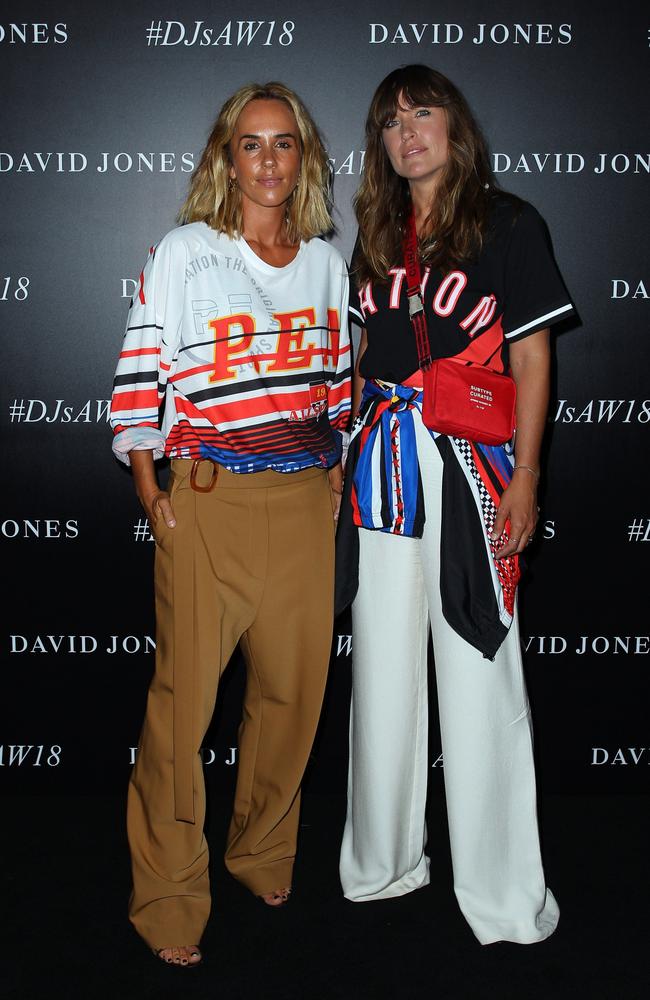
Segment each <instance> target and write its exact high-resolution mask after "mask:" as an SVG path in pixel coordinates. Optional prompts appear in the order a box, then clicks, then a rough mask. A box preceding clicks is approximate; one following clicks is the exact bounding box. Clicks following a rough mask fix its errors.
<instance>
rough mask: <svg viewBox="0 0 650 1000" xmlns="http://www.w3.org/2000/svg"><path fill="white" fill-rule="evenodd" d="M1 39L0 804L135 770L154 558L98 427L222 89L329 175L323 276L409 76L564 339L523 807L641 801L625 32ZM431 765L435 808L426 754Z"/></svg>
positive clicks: (639, 89)
mask: <svg viewBox="0 0 650 1000" xmlns="http://www.w3.org/2000/svg"><path fill="white" fill-rule="evenodd" d="M0 18H1V20H0V72H1V73H2V78H3V87H2V96H3V99H2V115H3V119H4V125H3V129H2V133H1V138H0V187H1V190H2V196H3V197H2V206H3V209H2V234H1V237H0V239H1V247H2V251H1V256H0V324H1V329H2V377H1V378H0V425H1V427H2V440H3V447H2V455H3V464H4V475H3V488H2V511H1V514H0V519H1V521H0V524H1V528H0V531H1V539H2V548H3V557H2V581H3V595H4V596H3V614H2V620H1V625H0V656H1V669H2V722H1V727H0V781H1V782H2V785H3V786H4V787H5V788H7V789H10V790H12V791H15V792H22V791H29V792H38V791H40V790H44V791H45V790H47V791H48V792H52V791H58V790H61V792H64V791H65V792H69V791H72V790H80V791H83V792H86V791H92V790H97V791H103V790H107V789H116V788H118V787H120V786H123V785H124V783H125V780H126V775H127V773H128V768H129V765H130V763H132V760H133V755H134V754H135V752H136V750H135V748H136V744H137V739H138V731H139V726H140V723H141V719H142V714H143V709H144V700H145V694H146V688H147V684H148V681H149V678H150V675H151V672H152V669H153V661H154V651H155V643H154V627H153V609H152V587H151V571H152V561H153V549H154V544H153V541H152V539H151V536H150V534H149V531H148V527H147V524H146V521H145V519H144V517H143V513H142V511H141V509H140V508H139V506H138V503H137V501H136V499H135V496H134V493H133V490H132V483H131V480H130V476H129V474H128V473H127V472H126V471H124V470H123V469H122V468H120V467H118V464H117V463H116V462H115V461H114V460H113V458H112V456H111V450H110V431H109V428H108V424H107V417H108V405H109V403H108V400H109V396H110V386H111V379H112V375H113V371H114V367H115V362H116V357H117V353H118V351H119V348H120V343H121V339H122V333H123V328H124V322H125V318H126V312H127V308H128V303H129V299H130V297H131V294H132V293H133V291H134V288H135V284H136V280H135V279H136V278H137V276H138V274H139V271H140V268H141V266H142V264H143V262H144V259H145V257H146V253H147V250H148V247H149V246H150V245H151V244H152V243H154V242H156V241H157V240H159V239H160V237H161V236H162V235H164V233H165V232H167V231H168V230H169V229H170V228H171V227H172V226H173V225H174V219H175V216H176V213H177V211H178V208H179V206H180V204H181V203H182V200H183V198H184V194H185V192H186V189H187V184H188V180H189V177H190V173H191V171H192V169H193V167H194V165H195V164H196V163H197V162H198V154H199V153H200V151H201V149H202V147H203V145H204V142H205V139H206V136H207V133H208V131H209V128H210V125H211V122H212V121H213V119H214V117H215V115H216V113H217V111H218V108H219V107H220V105H221V103H222V102H223V100H224V99H225V98H226V97H227V96H228V95H229V94H230V93H231V92H232V91H233V90H234V89H235V88H237V87H238V86H240V85H241V84H243V83H245V82H247V81H250V80H257V81H261V82H263V81H266V80H268V79H280V80H282V81H284V82H286V83H287V84H288V85H289V86H291V87H294V88H295V89H296V90H297V91H298V92H299V93H300V94H301V96H302V97H303V98H304V100H305V101H306V103H307V104H308V105H309V107H310V108H311V110H312V112H313V114H314V116H315V118H316V120H317V121H318V123H319V125H320V127H321V129H322V131H323V134H324V137H325V140H326V144H327V147H328V150H329V153H330V157H331V163H332V170H333V174H334V181H335V183H334V193H335V200H336V208H337V212H336V222H337V227H338V232H337V235H336V237H335V242H336V243H337V245H339V246H340V247H341V249H342V250H343V252H344V253H345V254H346V256H349V252H350V250H351V247H352V245H353V242H354V236H355V226H354V221H353V215H352V212H351V208H350V202H351V198H352V195H353V193H354V191H355V189H356V187H357V185H358V183H359V176H360V173H361V171H362V169H363V156H364V150H363V122H364V118H365V113H366V110H367V106H368V103H369V100H370V97H371V95H372V92H373V90H374V88H375V86H376V85H377V83H378V82H379V80H380V79H381V78H382V77H383V76H384V75H385V74H386V73H387V72H388V71H389V70H391V69H392V68H394V67H395V66H397V65H400V64H403V63H406V62H426V63H428V64H430V65H432V66H435V67H436V68H438V69H440V70H441V71H442V72H444V73H446V74H447V75H449V76H450V77H451V78H452V79H453V80H454V81H455V82H456V83H457V84H458V85H459V86H460V87H461V89H462V90H463V91H464V92H465V94H466V95H467V97H468V99H469V101H470V103H471V105H472V106H473V108H474V109H475V111H476V114H477V117H478V119H479V120H480V122H481V124H482V126H483V128H484V130H485V132H486V134H487V136H488V139H489V142H490V147H491V151H492V158H493V166H494V170H495V172H496V176H497V178H498V180H499V182H500V183H501V185H502V186H503V187H504V188H507V189H510V190H512V191H514V192H516V193H517V194H519V195H521V196H522V197H524V198H526V199H528V200H530V201H532V202H533V203H534V204H535V205H536V206H537V207H538V208H539V209H540V211H541V212H542V214H543V215H544V216H545V217H546V219H547V221H548V224H549V227H550V230H551V233H552V235H553V239H554V246H555V252H556V256H557V259H558V262H559V264H560V267H561V269H562V272H563V274H564V276H565V278H566V281H567V284H568V286H569V288H570V290H571V293H572V295H573V297H574V299H575V301H576V304H577V306H578V309H579V312H580V320H581V322H580V324H576V323H574V325H573V327H572V328H569V329H565V330H561V331H560V332H559V334H558V336H557V338H556V341H555V345H556V350H555V376H554V394H553V401H552V405H551V409H550V413H549V426H548V435H547V442H546V452H547V454H546V466H545V473H544V477H543V482H542V519H543V526H542V528H541V529H540V530H539V532H538V536H539V537H538V540H537V541H536V542H535V544H534V547H533V548H532V550H531V551H530V555H531V561H530V568H529V571H528V574H527V579H526V583H525V585H524V586H523V587H522V595H521V597H522V600H521V608H522V636H523V645H524V650H525V659H526V666H527V674H528V681H529V686H530V690H531V697H532V701H533V705H534V710H535V721H536V734H537V737H536V739H537V751H538V756H539V763H540V774H541V781H542V786H543V788H544V789H545V790H551V791H563V790H567V791H581V790H592V791H594V790H595V791H603V792H611V791H618V790H640V789H641V787H645V786H646V784H647V776H648V774H649V773H650V772H649V771H648V770H647V767H648V765H649V764H650V731H649V730H648V721H647V690H648V684H647V675H648V666H649V664H650V655H649V654H650V636H649V634H648V633H650V626H649V623H648V596H647V595H648V591H647V583H646V580H647V564H648V555H649V554H650V494H649V492H648V475H647V441H648V425H649V423H650V383H649V380H648V365H647V355H648V350H647V337H648V315H649V309H650V270H649V269H648V258H647V207H648V181H649V177H650V151H649V148H648V145H647V143H648V128H647V125H648V121H647V96H646V87H645V85H644V81H645V79H646V68H647V63H648V57H649V53H650V50H649V43H650V36H649V25H650V21H648V18H647V16H646V14H645V13H644V11H643V8H642V5H640V4H637V3H635V2H633V0H627V2H626V0H624V2H619V3H617V4H616V5H615V7H612V5H611V4H605V3H600V2H596V3H582V2H579V0H565V2H562V3H560V2H555V0H548V2H546V3H544V4H539V3H534V2H532V0H520V2H502V3H498V4H484V3H481V2H480V0H468V2H466V3H463V4H458V3H455V2H450V0H441V2H438V3H436V4H431V3H424V2H422V0H420V2H417V3H415V2H408V0H407V2H405V3H401V4H398V5H395V4H394V3H392V2H389V0H376V2H372V3H368V2H363V0H360V2H358V3H356V4H353V5H351V4H349V3H343V2H341V0H316V2H314V0H310V2H308V3H305V2H303V3H295V2H292V0H282V2H278V0H265V2H264V3H259V0H240V2H238V3H236V4H235V3H229V2H224V3H214V2H208V0H203V2H201V0H183V2H180V0H175V2H170V0H140V2H139V3H137V4H132V3H124V2H112V3H106V4H93V5H92V7H91V8H89V7H88V5H86V4H82V3H81V2H70V0H60V2H56V0H52V2H48V3H47V4H42V3H41V4H38V3H29V2H27V0H26V2H23V3H5V4H4V5H3V13H2V15H0ZM352 644H353V637H351V636H350V622H349V617H346V616H343V617H342V618H341V619H340V620H339V621H338V622H337V624H336V628H335V637H334V647H333V656H332V670H331V680H330V686H329V691H328V697H327V705H326V711H325V714H324V717H323V722H322V724H321V729H320V732H319V736H318V740H317V743H316V747H315V750H314V755H313V760H312V765H311V775H310V778H311V784H312V787H313V788H315V789H322V790H332V789H341V788H342V787H343V782H344V775H345V767H346V756H347V702H348V697H349V672H350V663H351V660H350V656H351V650H352ZM387 655H390V653H389V652H388V651H387ZM241 674H242V671H241V669H240V665H239V664H237V663H234V664H233V667H232V669H231V670H230V672H229V674H228V676H227V679H226V682H225V683H224V688H223V692H222V697H221V700H220V704H219V708H218V710H217V715H216V717H215V720H214V723H213V726H212V727H211V730H210V732H209V734H208V738H207V739H206V741H205V744H206V745H205V748H204V760H205V763H206V766H207V774H208V776H212V777H211V778H210V781H211V783H212V784H213V785H214V786H215V787H219V788H225V789H227V788H228V787H229V786H230V785H231V784H232V779H233V774H234V772H235V769H236V730H237V724H238V718H239V698H240V696H241V690H242V677H241ZM431 765H432V771H431V773H432V782H433V784H432V787H434V788H435V787H440V781H441V775H442V768H443V767H444V761H443V760H442V757H441V754H440V746H439V740H438V737H437V735H436V732H435V727H434V731H433V733H432V736H431Z"/></svg>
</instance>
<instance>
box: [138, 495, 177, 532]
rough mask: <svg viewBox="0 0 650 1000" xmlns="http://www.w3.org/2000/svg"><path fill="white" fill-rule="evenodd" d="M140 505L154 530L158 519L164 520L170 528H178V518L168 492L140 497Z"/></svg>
mask: <svg viewBox="0 0 650 1000" xmlns="http://www.w3.org/2000/svg"><path fill="white" fill-rule="evenodd" d="M140 503H141V504H142V506H143V507H144V511H145V514H146V515H147V517H148V519H149V524H150V525H151V528H152V530H153V528H154V527H155V526H156V523H157V521H158V518H162V519H163V521H164V522H165V524H166V525H167V527H168V528H175V527H176V518H175V517H174V511H173V509H172V505H171V501H170V499H169V493H167V491H166V490H156V491H155V492H154V493H151V494H147V495H143V496H141V497H140Z"/></svg>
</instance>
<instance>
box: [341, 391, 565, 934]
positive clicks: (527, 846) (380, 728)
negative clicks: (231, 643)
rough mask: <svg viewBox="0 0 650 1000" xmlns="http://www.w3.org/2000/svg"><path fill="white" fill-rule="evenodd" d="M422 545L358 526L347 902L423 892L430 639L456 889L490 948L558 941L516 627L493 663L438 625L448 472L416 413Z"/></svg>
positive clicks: (344, 878)
mask: <svg viewBox="0 0 650 1000" xmlns="http://www.w3.org/2000/svg"><path fill="white" fill-rule="evenodd" d="M414 416H415V421H416V434H417V444H418V455H419V460H420V468H421V473H422V482H423V486H424V495H425V507H426V525H425V530H424V535H423V537H422V538H421V539H417V538H404V537H398V536H394V535H389V534H386V533H384V532H380V531H368V530H364V529H361V530H360V531H359V535H360V565H359V591H358V594H357V597H356V599H355V601H354V604H353V608H352V631H353V640H352V642H353V653H352V659H353V684H352V711H351V719H350V767H349V777H348V808H347V819H346V824H345V831H344V835H343V844H342V849H341V863H340V872H341V882H342V885H343V891H344V893H345V895H346V897H347V898H348V899H351V900H354V901H358V902H361V901H366V900H374V899H386V898H388V897H391V896H400V895H402V894H404V893H407V892H410V891H411V890H413V889H418V888H420V887H421V886H424V885H427V884H428V882H429V858H428V857H427V855H426V854H425V844H426V828H425V818H424V809H425V800H426V791H427V776H428V752H427V750H428V748H427V636H428V629H429V625H431V629H432V637H433V648H434V656H435V672H436V683H437V688H438V701H439V710H440V728H441V738H442V750H443V766H444V779H445V793H446V798H447V812H448V817H449V837H450V842H451V855H452V863H453V871H454V890H455V893H456V897H457V899H458V903H459V905H460V908H461V910H462V912H463V915H464V916H465V918H466V920H467V921H468V923H469V925H470V927H471V928H472V930H473V931H474V934H475V935H476V937H477V938H478V940H479V941H480V942H481V944H491V943H492V942H494V941H514V942H518V943H520V944H528V943H532V942H535V941H541V940H543V939H544V938H546V937H548V936H549V935H550V934H552V933H553V931H554V930H555V927H556V925H557V922H558V918H559V909H558V906H557V903H556V901H555V899H554V898H553V895H552V893H551V891H550V890H549V889H547V888H546V885H545V881H544V872H543V869H542V862H541V857H540V847H539V835H538V830H537V811H536V792H535V772H534V763H533V748H532V730H531V722H530V710H529V706H528V698H527V694H526V687H525V683H524V678H523V671H522V661H521V649H520V645H519V632H518V627H517V621H516V618H515V621H514V623H513V625H512V627H511V629H510V632H509V635H508V637H507V639H506V640H505V642H504V643H503V645H502V646H501V648H500V649H499V652H498V653H497V656H496V658H495V660H494V661H493V662H491V661H490V660H487V659H484V658H483V656H482V655H481V653H480V652H478V650H476V649H474V648H473V647H472V646H470V645H469V644H468V643H467V642H465V640H464V639H461V638H460V636H458V635H457V634H456V633H455V632H454V631H453V629H452V628H451V627H450V626H449V625H448V624H447V622H446V621H445V619H444V617H443V614H442V606H441V599H440V587H439V571H440V509H441V487H442V470H443V464H442V459H441V458H440V454H439V452H438V450H437V448H436V446H435V444H434V442H433V440H432V438H431V437H430V435H429V434H428V432H427V431H426V429H425V428H424V427H423V426H422V423H421V420H420V418H419V414H418V413H417V412H416V411H414Z"/></svg>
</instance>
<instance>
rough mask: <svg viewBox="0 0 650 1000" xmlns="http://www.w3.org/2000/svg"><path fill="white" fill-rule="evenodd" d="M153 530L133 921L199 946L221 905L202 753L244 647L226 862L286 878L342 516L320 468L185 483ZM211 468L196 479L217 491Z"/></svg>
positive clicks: (235, 871) (263, 884)
mask: <svg viewBox="0 0 650 1000" xmlns="http://www.w3.org/2000/svg"><path fill="white" fill-rule="evenodd" d="M191 468H192V462H190V461H185V460H177V461H173V462H172V482H171V486H170V492H171V497H172V505H173V508H174V513H175V516H176V520H177V525H176V527H175V528H173V529H172V528H168V527H167V526H166V525H165V524H164V523H161V519H159V521H158V524H157V526H156V531H155V533H156V542H157V546H156V568H155V587H156V621H157V626H156V629H157V631H156V636H157V650H156V671H155V675H154V678H153V680H152V682H151V686H150V689H149V695H148V700H147V710H146V715H145V721H144V727H143V730H142V735H141V740H140V746H139V751H138V755H137V759H136V764H135V767H134V769H133V773H132V776H131V781H130V785H129V797H128V813H127V826H128V835H129V844H130V848H131V858H132V868H133V893H132V896H131V901H130V907H129V915H130V918H131V921H132V922H133V924H134V925H135V927H136V930H137V931H138V933H139V934H140V935H141V936H142V937H143V938H144V939H145V941H146V942H147V943H148V944H149V945H151V947H153V948H164V947H167V946H169V945H190V944H198V942H199V941H200V938H201V935H202V933H203V930H204V928H205V924H206V922H207V919H208V915H209V912H210V887H209V877H208V846H207V843H206V840H205V836H204V834H203V823H204V818H205V789H204V781H203V771H202V766H201V760H200V757H199V749H200V747H201V743H202V740H203V737H204V735H205V732H206V730H207V728H208V725H209V723H210V720H211V718H212V713H213V710H214V705H215V699H216V694H217V686H218V683H219V678H220V676H221V673H222V671H223V669H224V668H225V666H226V664H227V663H228V661H229V659H230V657H231V655H232V653H233V650H234V649H235V646H236V645H237V643H238V642H240V643H241V648H242V652H243V655H244V659H245V662H246V669H247V684H246V693H245V697H244V706H243V717H242V722H241V727H240V730H239V768H238V776H237V788H236V793H235V802H234V809H233V815H232V820H231V824H230V830H229V833H228V843H227V849H226V857H225V860H226V865H227V867H228V870H229V871H230V872H231V874H232V875H234V876H235V878H237V879H239V880H240V881H241V882H243V883H244V885H246V886H247V887H248V888H249V889H250V890H251V891H252V892H253V893H256V894H259V893H264V892H269V891H271V890H273V889H277V888H280V887H282V886H286V885H290V884H291V875H292V869H293V862H294V857H295V853H296V837H297V830H298V813H299V807H300V783H301V781H302V777H303V772H304V770H305V766H306V763H307V759H308V755H309V752H310V750H311V746H312V742H313V738H314V733H315V731H316V725H317V723H318V718H319V714H320V710H321V704H322V699H323V691H324V687H325V680H326V675H327V667H328V662H329V655H330V646H331V638H332V619H333V565H334V523H333V517H332V505H331V498H330V490H329V481H328V477H327V473H326V472H325V471H324V470H322V469H306V470H303V471H302V472H296V473H290V474H280V473H276V472H272V471H267V472H260V473H250V474H247V475H235V474H233V473H229V472H227V471H226V470H225V469H219V475H218V478H217V482H216V485H215V486H214V488H213V489H212V491H211V492H209V493H199V492H196V491H195V490H194V489H192V487H191V485H190V471H191ZM211 470H212V466H211V465H210V463H207V462H206V463H203V464H202V465H201V466H200V468H199V475H198V477H197V481H198V483H199V484H200V485H207V483H208V482H209V481H210V473H211Z"/></svg>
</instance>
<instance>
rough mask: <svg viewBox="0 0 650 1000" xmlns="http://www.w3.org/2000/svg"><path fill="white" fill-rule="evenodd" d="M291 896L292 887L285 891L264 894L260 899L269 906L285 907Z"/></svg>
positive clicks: (279, 890) (275, 890) (277, 890)
mask: <svg viewBox="0 0 650 1000" xmlns="http://www.w3.org/2000/svg"><path fill="white" fill-rule="evenodd" d="M290 895H291V886H287V887H285V888H284V889H274V890H273V892H263V893H262V894H261V895H260V899H261V900H262V902H263V903H266V905H267V906H284V904H285V903H286V902H287V900H288V899H289V896H290Z"/></svg>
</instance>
